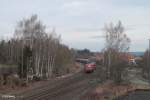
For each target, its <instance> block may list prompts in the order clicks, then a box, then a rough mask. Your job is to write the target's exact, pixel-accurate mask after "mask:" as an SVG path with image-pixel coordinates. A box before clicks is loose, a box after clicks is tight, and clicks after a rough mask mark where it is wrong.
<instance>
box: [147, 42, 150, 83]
mask: <svg viewBox="0 0 150 100" xmlns="http://www.w3.org/2000/svg"><path fill="white" fill-rule="evenodd" d="M148 40H149V49H148V62H147V63H148V69H149V71H148V76H149V78H148V80H149V83H150V39H148Z"/></svg>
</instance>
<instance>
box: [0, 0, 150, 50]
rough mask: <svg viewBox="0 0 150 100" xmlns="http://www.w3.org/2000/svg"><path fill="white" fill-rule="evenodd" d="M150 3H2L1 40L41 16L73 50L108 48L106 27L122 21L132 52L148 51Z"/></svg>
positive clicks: (42, 0)
mask: <svg viewBox="0 0 150 100" xmlns="http://www.w3.org/2000/svg"><path fill="white" fill-rule="evenodd" d="M149 5H150V0H0V14H1V16H0V36H1V38H6V37H10V36H12V35H13V33H14V29H15V27H16V24H17V22H18V21H20V20H22V19H23V18H27V17H29V16H31V15H32V14H37V15H38V16H39V19H40V20H42V22H43V23H44V24H45V25H46V26H47V31H48V32H49V31H51V30H52V28H53V27H55V28H56V32H57V33H58V34H59V35H61V37H62V42H63V43H65V44H67V45H69V47H73V48H78V49H83V48H88V49H90V50H93V51H100V50H101V49H102V48H104V39H103V38H91V37H94V36H100V35H103V31H102V28H103V27H104V24H107V23H110V22H113V23H116V22H117V21H118V20H121V21H122V23H123V25H124V27H125V28H126V33H127V35H128V36H129V37H130V38H131V41H132V42H131V49H130V50H131V51H145V49H147V47H148V39H149V38H150V19H149V18H150V12H149V11H150V6H149Z"/></svg>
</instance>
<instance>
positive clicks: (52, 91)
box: [14, 68, 102, 100]
mask: <svg viewBox="0 0 150 100" xmlns="http://www.w3.org/2000/svg"><path fill="white" fill-rule="evenodd" d="M100 73H101V74H102V71H101V70H100V69H98V68H97V70H96V71H95V72H94V73H89V74H85V73H83V72H79V73H77V74H75V75H73V76H71V77H67V78H64V79H59V80H54V81H50V82H48V83H47V84H44V85H42V86H39V87H36V88H33V89H31V90H27V91H22V92H20V93H17V94H14V95H16V96H22V97H23V100H79V99H80V97H81V96H82V95H83V94H84V93H85V92H87V91H89V90H90V89H92V88H93V86H95V85H96V82H94V80H95V79H99V78H100ZM92 81H93V82H92Z"/></svg>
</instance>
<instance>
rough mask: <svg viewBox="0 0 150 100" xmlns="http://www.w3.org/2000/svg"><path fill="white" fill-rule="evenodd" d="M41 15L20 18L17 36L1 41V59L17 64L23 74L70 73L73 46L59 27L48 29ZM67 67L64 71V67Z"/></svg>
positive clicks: (15, 34) (9, 63)
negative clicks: (62, 39)
mask: <svg viewBox="0 0 150 100" xmlns="http://www.w3.org/2000/svg"><path fill="white" fill-rule="evenodd" d="M45 30H46V26H45V25H43V24H42V22H41V21H40V20H38V17H37V15H33V16H31V17H30V18H27V19H23V20H22V21H20V22H18V24H17V27H16V29H15V33H14V36H13V38H11V39H9V40H1V41H0V63H1V64H5V65H6V64H7V65H16V66H17V68H18V72H17V73H18V75H19V77H20V78H27V79H28V78H33V76H36V77H40V78H48V77H52V76H55V75H61V74H65V73H69V71H70V67H68V66H67V65H69V64H72V63H73V56H72V52H71V50H70V49H69V48H68V47H67V46H66V45H63V44H62V43H61V42H60V36H57V35H56V33H55V30H53V31H52V32H50V33H47V32H46V31H45ZM62 70H63V71H62Z"/></svg>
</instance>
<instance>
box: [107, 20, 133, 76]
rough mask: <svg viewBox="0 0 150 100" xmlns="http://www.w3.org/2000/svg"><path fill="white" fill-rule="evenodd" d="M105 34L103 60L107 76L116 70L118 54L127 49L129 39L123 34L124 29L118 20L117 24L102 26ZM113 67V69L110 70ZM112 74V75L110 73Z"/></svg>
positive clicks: (118, 60)
mask: <svg viewBox="0 0 150 100" xmlns="http://www.w3.org/2000/svg"><path fill="white" fill-rule="evenodd" d="M104 31H105V36H106V52H105V61H106V63H105V64H106V70H107V74H108V75H107V76H108V77H110V75H111V73H112V71H114V70H115V71H116V70H117V68H116V69H115V68H114V67H116V66H118V65H117V64H120V63H119V62H120V60H121V59H120V54H121V53H124V52H127V51H128V50H129V45H130V39H129V38H128V37H127V35H126V34H125V29H124V27H123V25H122V23H121V21H119V22H118V23H117V25H114V24H113V23H110V24H109V25H106V26H105V28H104ZM112 68H114V70H112ZM120 68H121V65H120V66H119V68H118V69H119V70H118V72H116V73H118V75H116V76H117V78H118V76H119V75H120V73H121V69H120ZM111 76H112V75H111Z"/></svg>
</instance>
